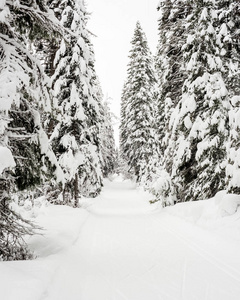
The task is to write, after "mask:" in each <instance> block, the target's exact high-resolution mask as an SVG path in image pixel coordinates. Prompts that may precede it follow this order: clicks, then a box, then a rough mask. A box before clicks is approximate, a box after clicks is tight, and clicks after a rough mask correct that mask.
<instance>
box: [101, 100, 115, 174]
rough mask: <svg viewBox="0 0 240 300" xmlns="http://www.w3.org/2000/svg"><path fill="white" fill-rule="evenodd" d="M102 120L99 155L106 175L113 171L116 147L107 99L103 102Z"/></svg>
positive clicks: (112, 117)
mask: <svg viewBox="0 0 240 300" xmlns="http://www.w3.org/2000/svg"><path fill="white" fill-rule="evenodd" d="M103 116H104V119H103V122H102V125H101V130H100V137H101V155H102V169H103V176H104V177H108V176H109V175H110V174H112V173H113V172H114V167H115V163H116V159H117V158H116V149H115V139H114V130H113V121H114V116H113V114H112V113H111V111H110V107H109V100H108V99H106V100H105V101H104V102H103Z"/></svg>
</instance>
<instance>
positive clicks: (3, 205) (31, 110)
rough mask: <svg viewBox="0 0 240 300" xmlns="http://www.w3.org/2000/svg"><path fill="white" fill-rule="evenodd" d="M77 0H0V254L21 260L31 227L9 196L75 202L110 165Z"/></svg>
mask: <svg viewBox="0 0 240 300" xmlns="http://www.w3.org/2000/svg"><path fill="white" fill-rule="evenodd" d="M88 18H89V14H88V12H87V10H86V7H85V1H83V0H46V1H42V0H41V1H40V0H30V1H29V0H18V1H17V0H11V1H8V0H2V1H1V4H0V260H11V259H26V258H31V257H32V254H31V253H30V252H29V251H28V250H27V248H26V244H25V243H24V241H23V236H24V235H25V234H33V232H34V230H33V229H34V226H33V224H31V223H30V222H29V221H26V220H24V219H23V218H22V217H21V216H19V215H18V214H16V213H15V212H14V211H13V209H12V208H11V202H12V195H13V194H14V193H18V198H19V201H20V200H21V197H22V198H23V200H24V197H26V195H29V194H32V195H33V196H34V197H36V196H38V195H42V194H44V195H45V196H46V198H47V199H48V200H49V201H50V202H52V203H54V204H67V205H71V206H73V207H77V206H78V205H79V201H78V200H79V198H80V197H81V196H86V197H95V196H97V195H98V194H99V193H100V191H101V188H102V185H103V177H106V176H108V175H109V174H110V173H112V172H113V168H114V159H115V145H114V137H113V129H112V121H111V119H112V115H111V112H110V109H109V105H108V103H107V101H104V100H103V94H102V91H101V86H100V83H99V80H98V77H97V74H96V71H95V58H94V49H93V45H92V43H91V35H92V34H91V33H90V32H89V30H88V28H87V21H88Z"/></svg>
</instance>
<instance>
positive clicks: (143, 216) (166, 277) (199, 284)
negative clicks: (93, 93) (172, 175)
mask: <svg viewBox="0 0 240 300" xmlns="http://www.w3.org/2000/svg"><path fill="white" fill-rule="evenodd" d="M149 199H151V196H149V194H147V193H144V192H142V191H140V190H137V189H135V186H134V184H133V183H131V182H129V181H123V182H122V181H120V180H119V181H117V180H116V179H115V181H113V182H109V181H107V182H106V185H105V187H104V190H103V192H102V194H101V196H100V197H98V198H97V199H95V200H90V199H89V200H86V201H84V202H83V203H82V205H83V206H84V207H85V208H86V209H72V208H69V207H64V206H50V207H47V208H46V211H43V212H42V213H41V214H40V215H39V216H38V217H37V221H38V222H39V224H40V225H41V226H44V227H45V228H46V232H45V235H44V236H35V237H32V238H31V239H30V241H29V244H30V246H31V247H32V248H33V249H35V251H36V254H38V256H39V258H38V259H37V260H34V261H27V262H8V263H1V265H0V288H1V295H3V298H2V297H1V299H3V300H16V299H18V300H148V299H149V300H160V299H161V300H227V299H229V300H239V299H240V298H239V297H240V296H239V295H240V254H239V253H240V251H239V250H240V242H239V243H238V242H237V241H236V243H231V242H230V241H229V240H228V241H225V240H224V239H223V238H222V237H221V236H218V235H216V234H214V232H211V231H209V230H205V229H202V228H200V227H198V226H196V225H194V224H192V223H190V222H186V221H185V220H184V219H181V218H179V217H176V216H175V215H173V212H174V211H173V210H172V208H169V209H164V210H162V211H159V210H156V209H155V208H154V206H152V205H150V204H149ZM206 203H207V202H206ZM189 205H190V204H189ZM198 205H200V204H197V206H198ZM201 205H205V204H204V203H202V204H201ZM189 207H190V206H187V208H189ZM173 209H174V210H175V208H173ZM183 209H185V208H184V207H183V206H181V211H182V210H183ZM191 209H193V207H192V206H191ZM176 210H178V207H176ZM181 213H182V212H181ZM236 218H237V214H236V216H235V217H234V219H233V221H234V220H236ZM231 220H232V219H231ZM226 229H227V228H225V230H226ZM234 229H238V227H236V226H235V227H234ZM12 287H14V288H12Z"/></svg>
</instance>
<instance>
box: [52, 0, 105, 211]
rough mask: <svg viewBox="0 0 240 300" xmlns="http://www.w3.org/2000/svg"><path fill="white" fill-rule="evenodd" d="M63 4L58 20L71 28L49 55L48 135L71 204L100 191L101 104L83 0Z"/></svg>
mask: <svg viewBox="0 0 240 300" xmlns="http://www.w3.org/2000/svg"><path fill="white" fill-rule="evenodd" d="M63 4H64V5H65V6H64V7H63V8H62V12H61V23H62V25H63V26H64V28H66V29H67V30H69V31H70V30H71V31H72V33H69V34H68V35H66V36H65V39H63V40H62V42H61V46H60V48H59V50H58V51H57V53H56V58H55V64H56V71H55V74H54V75H53V77H52V82H53V90H54V99H55V101H54V103H55V107H56V108H55V109H56V111H57V125H56V127H55V130H54V132H53V134H52V137H51V140H52V145H53V148H54V151H55V153H56V155H57V156H58V159H59V163H60V165H61V166H62V168H63V170H64V172H65V179H66V184H65V186H64V191H63V196H64V199H63V201H64V203H67V202H69V201H70V202H71V199H72V198H74V204H73V205H75V206H76V205H78V198H79V196H80V195H84V196H96V195H97V194H98V193H99V192H100V190H101V185H102V174H101V168H100V141H99V130H100V129H99V127H100V123H101V116H100V112H101V103H100V100H99V99H98V81H97V77H96V74H95V69H94V53H93V49H92V45H91V43H90V40H89V33H88V32H87V29H86V22H87V17H88V15H87V12H86V9H85V6H84V2H83V1H81V0H78V1H68V2H63Z"/></svg>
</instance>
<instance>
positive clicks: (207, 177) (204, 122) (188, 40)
mask: <svg viewBox="0 0 240 300" xmlns="http://www.w3.org/2000/svg"><path fill="white" fill-rule="evenodd" d="M158 11H159V21H158V28H159V41H158V47H157V53H156V55H155V56H153V55H152V54H151V52H150V50H149V47H148V45H147V39H146V35H145V34H144V32H143V30H142V28H141V25H140V23H139V22H137V25H136V28H135V31H134V36H133V39H132V42H131V43H132V48H131V51H130V55H129V64H128V72H127V79H126V82H125V84H124V87H123V92H122V100H121V126H120V145H121V146H120V153H121V157H122V160H123V161H124V164H125V169H126V170H127V173H128V175H131V176H132V178H134V179H135V180H136V182H138V183H139V184H141V185H144V186H145V187H146V188H147V189H149V190H150V191H151V192H152V193H153V194H154V195H155V199H156V200H160V201H161V202H162V204H163V206H165V205H169V204H173V203H176V202H183V201H189V200H199V199H206V198H210V197H213V196H214V195H215V194H216V193H217V192H218V191H220V190H227V191H228V192H229V193H238V194H239V193H240V123H239V113H240V30H239V28H240V4H239V1H238V0H233V1H227V0H219V1H211V0H193V1H188V0H162V1H160V2H159V5H158Z"/></svg>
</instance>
